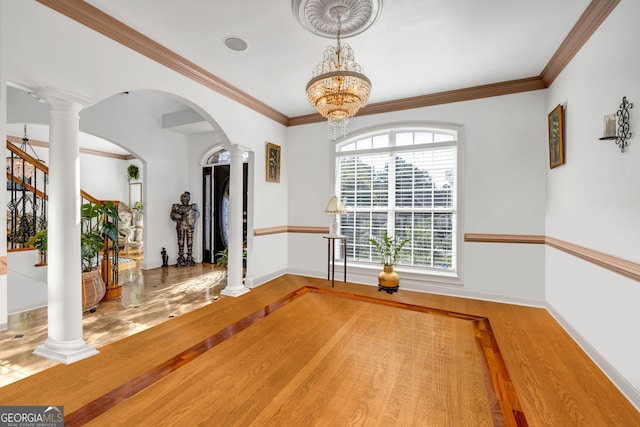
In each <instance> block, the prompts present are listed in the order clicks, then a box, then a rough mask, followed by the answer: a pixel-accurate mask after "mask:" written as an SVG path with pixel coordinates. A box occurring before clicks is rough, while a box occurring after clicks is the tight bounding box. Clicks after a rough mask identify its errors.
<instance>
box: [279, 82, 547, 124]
mask: <svg viewBox="0 0 640 427" xmlns="http://www.w3.org/2000/svg"><path fill="white" fill-rule="evenodd" d="M546 88H547V86H546V85H545V84H544V82H543V81H542V78H540V77H528V78H525V79H518V80H510V81H506V82H500V83H492V84H487V85H481V86H473V87H468V88H464V89H456V90H449V91H446V92H438V93H432V94H429V95H420V96H413V97H411V98H403V99H396V100H394V101H386V102H378V103H375V104H370V105H367V106H366V107H364V108H363V109H362V110H360V111H359V112H358V117H360V116H367V115H370V114H381V113H389V112H392V111H400V110H410V109H413V108H422V107H430V106H433V105H441V104H450V103H452V102H461V101H471V100H473V99H480V98H490V97H492V96H500V95H508V94H511V93H519V92H527V91H531V90H540V89H546ZM325 120H326V119H325V118H324V117H322V116H321V115H320V114H308V115H306V116H298V117H292V118H290V119H289V126H298V125H305V124H309V123H316V122H322V121H325Z"/></svg>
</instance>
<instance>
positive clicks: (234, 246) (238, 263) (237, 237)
mask: <svg viewBox="0 0 640 427" xmlns="http://www.w3.org/2000/svg"><path fill="white" fill-rule="evenodd" d="M230 152H231V171H230V172H229V264H228V265H227V287H226V288H224V290H223V291H222V292H221V294H222V295H228V296H232V297H237V296H240V295H242V294H246V293H247V292H249V290H250V289H249V288H247V287H245V286H244V283H243V282H242V240H243V237H244V236H243V232H242V218H243V216H242V200H243V189H242V181H243V179H242V149H241V148H240V147H238V146H237V145H234V146H232V147H231V150H230Z"/></svg>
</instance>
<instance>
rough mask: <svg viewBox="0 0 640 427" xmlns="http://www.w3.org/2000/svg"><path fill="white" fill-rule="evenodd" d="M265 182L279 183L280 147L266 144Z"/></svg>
mask: <svg viewBox="0 0 640 427" xmlns="http://www.w3.org/2000/svg"><path fill="white" fill-rule="evenodd" d="M266 166H267V182H280V146H279V145H276V144H272V143H270V142H267V165H266Z"/></svg>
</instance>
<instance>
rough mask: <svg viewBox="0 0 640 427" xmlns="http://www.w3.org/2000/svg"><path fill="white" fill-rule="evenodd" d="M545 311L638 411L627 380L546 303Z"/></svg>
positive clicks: (638, 395)
mask: <svg viewBox="0 0 640 427" xmlns="http://www.w3.org/2000/svg"><path fill="white" fill-rule="evenodd" d="M546 309H547V311H548V312H549V314H551V316H553V318H554V319H555V320H556V322H558V323H559V324H560V326H562V327H563V328H564V330H565V331H566V332H567V333H568V334H569V335H570V336H571V338H573V340H574V341H575V342H576V343H577V344H578V345H579V346H580V348H581V349H582V351H584V352H585V353H586V355H587V356H589V358H590V359H591V360H593V363H595V364H596V365H597V366H598V367H599V368H600V370H601V371H602V372H604V374H605V375H606V376H607V377H608V378H609V379H610V380H611V382H612V383H613V384H614V385H615V386H616V387H617V388H618V390H620V392H621V393H622V394H623V395H624V396H625V397H626V398H627V399H628V400H629V402H631V404H632V405H633V406H635V408H636V409H637V410H638V411H640V392H639V391H638V390H636V388H635V387H634V386H633V385H631V383H630V382H629V381H627V379H626V378H625V377H624V376H622V374H620V372H618V370H617V369H616V368H614V367H613V366H612V365H611V364H610V363H609V362H608V361H607V359H606V358H605V357H604V356H603V355H602V354H601V353H600V352H599V351H598V350H597V349H596V348H595V347H594V346H592V345H591V344H590V343H589V341H588V340H587V339H586V338H585V337H584V336H583V335H582V334H581V333H580V332H578V330H577V329H575V328H574V327H573V326H572V325H571V323H569V322H568V321H567V319H565V318H564V317H562V315H561V314H560V313H559V312H558V311H557V310H556V309H555V308H554V307H553V305H551V304H549V303H548V302H547V303H546Z"/></svg>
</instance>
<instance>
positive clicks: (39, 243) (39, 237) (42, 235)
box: [25, 228, 47, 266]
mask: <svg viewBox="0 0 640 427" xmlns="http://www.w3.org/2000/svg"><path fill="white" fill-rule="evenodd" d="M25 246H33V247H34V248H36V249H37V250H38V253H39V254H40V260H39V262H38V264H36V266H42V265H47V229H46V228H43V229H42V230H40V231H38V232H37V233H36V234H34V235H33V236H31V238H30V239H29V240H27V242H26V243H25Z"/></svg>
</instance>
